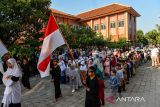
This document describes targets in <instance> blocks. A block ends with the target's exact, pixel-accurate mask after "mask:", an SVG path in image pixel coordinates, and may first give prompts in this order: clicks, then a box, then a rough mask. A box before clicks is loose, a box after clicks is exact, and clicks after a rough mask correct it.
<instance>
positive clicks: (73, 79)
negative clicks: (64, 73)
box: [69, 64, 77, 92]
mask: <svg viewBox="0 0 160 107" xmlns="http://www.w3.org/2000/svg"><path fill="white" fill-rule="evenodd" d="M76 73H77V72H76V70H75V66H74V65H73V64H71V67H70V70H69V81H70V86H71V88H72V92H75V90H76V86H77V84H76V75H77V74H76Z"/></svg>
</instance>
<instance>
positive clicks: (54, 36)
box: [37, 15, 65, 101]
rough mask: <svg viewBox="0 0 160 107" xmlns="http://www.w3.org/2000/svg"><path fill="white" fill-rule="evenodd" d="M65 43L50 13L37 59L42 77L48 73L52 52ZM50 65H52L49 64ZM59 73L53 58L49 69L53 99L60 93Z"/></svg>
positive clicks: (56, 98)
mask: <svg viewBox="0 0 160 107" xmlns="http://www.w3.org/2000/svg"><path fill="white" fill-rule="evenodd" d="M64 44H65V40H64V38H63V36H62V34H61V32H60V29H59V27H58V25H57V23H56V21H55V19H54V17H53V16H52V15H50V17H49V21H48V24H47V27H46V30H45V37H44V40H43V44H42V48H41V53H40V57H39V61H38V65H37V68H38V70H39V72H40V75H41V77H42V78H44V77H46V76H49V74H50V61H51V55H52V52H53V51H54V50H55V49H56V48H58V47H60V46H61V45H64ZM51 66H52V65H51ZM60 73H61V69H60V67H59V65H58V59H54V61H53V66H52V70H51V74H52V79H53V81H54V86H55V100H56V101H57V100H58V98H59V97H60V96H62V94H61V89H60Z"/></svg>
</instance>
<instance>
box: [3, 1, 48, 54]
mask: <svg viewBox="0 0 160 107" xmlns="http://www.w3.org/2000/svg"><path fill="white" fill-rule="evenodd" d="M50 3H51V2H50V0H0V13H1V14H0V32H1V35H0V39H2V41H3V42H4V43H5V44H6V45H7V47H8V48H10V49H15V48H16V47H17V48H23V49H24V48H25V50H26V51H25V52H26V54H27V52H28V51H27V49H28V48H32V49H31V50H34V49H33V48H35V47H37V46H38V45H39V42H38V38H39V37H40V36H42V34H40V33H39V32H38V31H39V30H40V29H41V28H43V27H44V26H43V25H44V23H46V22H47V20H48V16H49V14H50V11H49V6H50ZM21 37H23V38H24V44H25V46H19V45H17V44H16V41H17V40H19V39H20V38H21ZM30 41H32V42H30ZM11 51H12V50H11ZM19 51H20V50H18V51H17V53H18V52H19ZM25 52H24V53H25Z"/></svg>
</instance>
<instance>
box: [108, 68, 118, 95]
mask: <svg viewBox="0 0 160 107" xmlns="http://www.w3.org/2000/svg"><path fill="white" fill-rule="evenodd" d="M109 84H110V87H111V95H112V96H113V97H116V93H117V90H118V86H119V80H118V78H117V76H116V70H114V69H112V70H111V76H110V79H109Z"/></svg>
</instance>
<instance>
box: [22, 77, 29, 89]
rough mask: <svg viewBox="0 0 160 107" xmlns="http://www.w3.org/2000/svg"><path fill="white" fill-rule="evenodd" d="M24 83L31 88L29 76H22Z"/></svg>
mask: <svg viewBox="0 0 160 107" xmlns="http://www.w3.org/2000/svg"><path fill="white" fill-rule="evenodd" d="M22 84H23V86H24V87H26V88H28V89H30V88H31V86H30V82H29V76H22Z"/></svg>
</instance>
